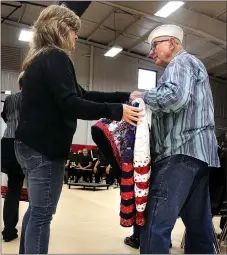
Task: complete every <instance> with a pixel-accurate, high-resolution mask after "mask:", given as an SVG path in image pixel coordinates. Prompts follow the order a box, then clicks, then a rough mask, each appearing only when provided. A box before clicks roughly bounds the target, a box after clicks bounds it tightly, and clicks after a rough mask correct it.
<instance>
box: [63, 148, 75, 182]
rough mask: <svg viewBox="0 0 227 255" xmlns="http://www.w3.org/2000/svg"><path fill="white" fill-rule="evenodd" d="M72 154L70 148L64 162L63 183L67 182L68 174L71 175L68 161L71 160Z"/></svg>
mask: <svg viewBox="0 0 227 255" xmlns="http://www.w3.org/2000/svg"><path fill="white" fill-rule="evenodd" d="M72 155H73V153H72V150H70V152H69V155H68V158H67V160H66V163H65V175H64V183H65V184H67V183H68V180H69V176H70V175H71V171H70V170H71V169H70V161H71V158H72Z"/></svg>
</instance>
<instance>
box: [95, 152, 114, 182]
mask: <svg viewBox="0 0 227 255" xmlns="http://www.w3.org/2000/svg"><path fill="white" fill-rule="evenodd" d="M103 169H105V174H106V184H111V181H112V178H111V166H110V164H107V162H106V160H105V158H104V156H103V154H102V153H100V154H99V157H98V160H97V162H96V163H95V166H94V169H93V172H94V174H95V183H99V182H100V178H101V176H102V174H103V173H104V172H103Z"/></svg>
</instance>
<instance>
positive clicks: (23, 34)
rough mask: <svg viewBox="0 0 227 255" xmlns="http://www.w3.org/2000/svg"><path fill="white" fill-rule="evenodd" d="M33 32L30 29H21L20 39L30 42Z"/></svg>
mask: <svg viewBox="0 0 227 255" xmlns="http://www.w3.org/2000/svg"><path fill="white" fill-rule="evenodd" d="M32 36H33V32H32V31H29V30H24V29H23V30H21V32H20V36H19V41H24V42H30V41H31V40H32Z"/></svg>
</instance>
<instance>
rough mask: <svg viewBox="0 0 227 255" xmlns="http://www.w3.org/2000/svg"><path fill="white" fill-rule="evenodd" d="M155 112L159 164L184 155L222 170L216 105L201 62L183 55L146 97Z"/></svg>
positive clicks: (175, 60)
mask: <svg viewBox="0 0 227 255" xmlns="http://www.w3.org/2000/svg"><path fill="white" fill-rule="evenodd" d="M142 97H143V100H144V101H145V103H146V104H148V105H150V108H151V110H152V130H153V136H154V143H155V153H157V158H156V161H159V160H161V159H163V158H165V157H168V156H171V155H176V154H184V155H188V156H191V157H194V158H197V159H199V160H202V161H204V162H206V163H208V165H209V166H211V167H219V166H220V163H219V158H218V153H217V146H218V145H217V140H216V135H215V122H214V105H213V97H212V92H211V88H210V83H209V76H208V73H207V71H206V69H205V67H204V65H203V64H202V62H201V61H200V60H198V59H197V58H195V57H194V56H192V55H190V54H188V53H187V52H186V51H180V52H178V54H177V55H176V56H175V57H174V58H173V59H172V61H171V62H170V63H169V64H168V66H167V67H166V69H165V71H164V73H163V75H162V77H161V78H160V80H159V81H158V84H157V87H156V88H154V89H151V90H150V91H147V92H144V93H143V96H142Z"/></svg>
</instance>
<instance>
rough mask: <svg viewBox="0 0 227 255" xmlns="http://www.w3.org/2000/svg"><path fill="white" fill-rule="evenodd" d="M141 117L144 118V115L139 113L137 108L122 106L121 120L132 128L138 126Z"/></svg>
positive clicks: (139, 110)
mask: <svg viewBox="0 0 227 255" xmlns="http://www.w3.org/2000/svg"><path fill="white" fill-rule="evenodd" d="M143 116H144V114H143V113H142V112H141V109H139V108H137V107H133V106H129V105H126V104H123V115H122V119H123V120H124V121H126V122H127V123H129V124H131V125H132V126H134V127H136V126H137V125H138V124H139V122H140V119H141V118H142V117H143ZM135 122H136V123H135Z"/></svg>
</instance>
